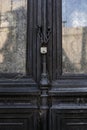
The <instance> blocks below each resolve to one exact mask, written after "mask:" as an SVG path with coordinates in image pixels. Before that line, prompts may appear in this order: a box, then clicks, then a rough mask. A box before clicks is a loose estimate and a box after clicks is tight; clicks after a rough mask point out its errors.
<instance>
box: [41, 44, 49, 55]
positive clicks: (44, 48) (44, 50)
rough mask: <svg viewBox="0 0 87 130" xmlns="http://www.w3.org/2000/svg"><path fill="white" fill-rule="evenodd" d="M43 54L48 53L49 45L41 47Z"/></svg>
mask: <svg viewBox="0 0 87 130" xmlns="http://www.w3.org/2000/svg"><path fill="white" fill-rule="evenodd" d="M40 52H41V54H46V53H47V47H45V46H43V47H41V48H40Z"/></svg>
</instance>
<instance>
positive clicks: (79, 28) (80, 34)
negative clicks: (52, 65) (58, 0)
mask: <svg viewBox="0 0 87 130" xmlns="http://www.w3.org/2000/svg"><path fill="white" fill-rule="evenodd" d="M62 72H63V74H87V0H62Z"/></svg>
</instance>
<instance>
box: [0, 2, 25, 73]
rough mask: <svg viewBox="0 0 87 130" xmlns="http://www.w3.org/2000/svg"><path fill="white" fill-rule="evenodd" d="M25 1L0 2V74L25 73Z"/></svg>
mask: <svg viewBox="0 0 87 130" xmlns="http://www.w3.org/2000/svg"><path fill="white" fill-rule="evenodd" d="M26 29H27V0H4V1H3V0H0V73H25V69H26Z"/></svg>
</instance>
